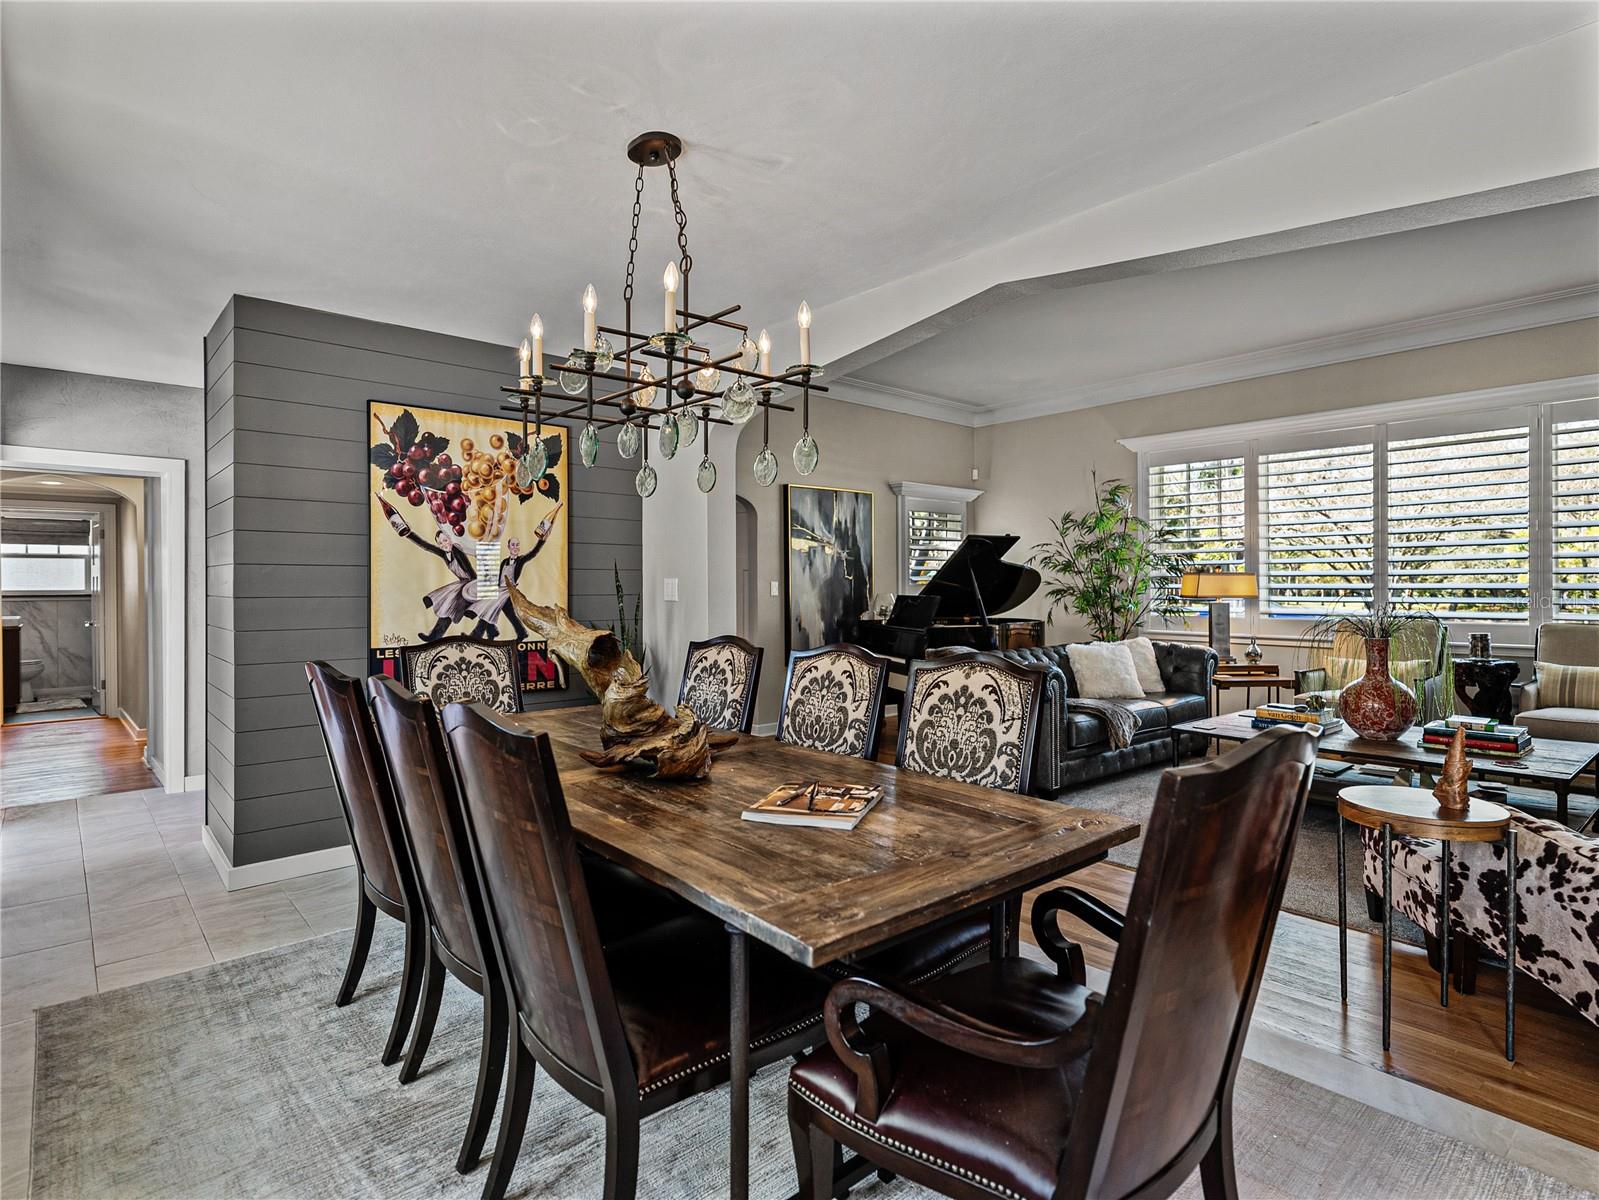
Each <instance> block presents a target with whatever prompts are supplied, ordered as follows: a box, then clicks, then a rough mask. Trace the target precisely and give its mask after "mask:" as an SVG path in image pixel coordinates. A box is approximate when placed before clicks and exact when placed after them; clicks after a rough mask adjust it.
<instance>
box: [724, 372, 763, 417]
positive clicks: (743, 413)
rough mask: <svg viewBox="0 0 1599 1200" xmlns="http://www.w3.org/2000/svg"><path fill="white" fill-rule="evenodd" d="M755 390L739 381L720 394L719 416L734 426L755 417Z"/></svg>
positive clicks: (746, 382)
mask: <svg viewBox="0 0 1599 1200" xmlns="http://www.w3.org/2000/svg"><path fill="white" fill-rule="evenodd" d="M757 407H758V405H757V404H756V403H755V389H754V388H752V387H751V386H750V385H749V383H748V381H746V380H743V379H740V380H738V381H737V382H735V383H734V384H733V385H732V386H731V387H729V388H728V389H727V391H725V392H723V393H722V408H721V415H722V416H723V417H724V418H726V419H727V420H729V421H731V422H733V424H735V425H743V424H745V423H746V422H747V421H749V419H750V418H751V417H753V416H754V415H755V409H756V408H757Z"/></svg>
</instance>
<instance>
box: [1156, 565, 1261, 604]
mask: <svg viewBox="0 0 1599 1200" xmlns="http://www.w3.org/2000/svg"><path fill="white" fill-rule="evenodd" d="M1177 594H1178V595H1179V596H1183V597H1186V598H1189V599H1193V600H1244V599H1250V598H1253V597H1255V596H1258V595H1260V590H1259V588H1258V586H1257V585H1256V583H1255V574H1254V572H1253V571H1184V572H1183V579H1182V583H1181V585H1179V587H1178V590H1177Z"/></svg>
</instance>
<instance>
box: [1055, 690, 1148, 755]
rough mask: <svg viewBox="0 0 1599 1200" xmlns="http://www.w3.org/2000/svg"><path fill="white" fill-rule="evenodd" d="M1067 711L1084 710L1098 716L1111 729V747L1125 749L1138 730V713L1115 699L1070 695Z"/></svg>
mask: <svg viewBox="0 0 1599 1200" xmlns="http://www.w3.org/2000/svg"><path fill="white" fill-rule="evenodd" d="M1066 711H1068V712H1083V713H1088V714H1090V715H1091V716H1095V717H1098V718H1099V719H1100V720H1102V721H1104V722H1105V728H1107V729H1108V730H1110V744H1111V748H1112V749H1115V750H1125V749H1127V747H1128V746H1131V745H1132V744H1133V734H1135V733H1137V732H1138V715H1137V714H1136V713H1134V712H1133V710H1132V709H1130V708H1128V707H1127V706H1126V705H1125V704H1122V703H1120V702H1118V701H1115V700H1088V699H1085V698H1083V697H1082V696H1069V697H1067V699H1066Z"/></svg>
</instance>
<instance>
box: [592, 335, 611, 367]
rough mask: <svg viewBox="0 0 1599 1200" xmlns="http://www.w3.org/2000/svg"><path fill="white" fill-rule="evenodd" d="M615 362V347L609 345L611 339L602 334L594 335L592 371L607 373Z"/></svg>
mask: <svg viewBox="0 0 1599 1200" xmlns="http://www.w3.org/2000/svg"><path fill="white" fill-rule="evenodd" d="M615 361H616V347H615V346H613V345H611V339H610V338H608V337H606V336H605V335H604V334H603V333H597V334H595V335H594V369H595V370H596V371H609V370H610V369H611V364H612V363H614V362H615Z"/></svg>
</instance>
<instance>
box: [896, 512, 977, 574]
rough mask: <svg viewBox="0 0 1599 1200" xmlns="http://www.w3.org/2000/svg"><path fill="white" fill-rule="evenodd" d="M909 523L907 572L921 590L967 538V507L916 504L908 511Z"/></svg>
mask: <svg viewBox="0 0 1599 1200" xmlns="http://www.w3.org/2000/svg"><path fill="white" fill-rule="evenodd" d="M905 521H906V527H905V556H906V561H905V570H906V574H907V577H908V578H909V580H910V583H911V586H912V587H915V588H919V587H921V586H922V585H923V584H924V583H926V582H927V581H928V580H929V579H931V578H932V577H933V576H934V574H936V573H937V571H938V568H939V567H941V566H943V565H944V563H945V562H947V561H948V560H949V556H950V555H951V554H954V553H955V548H956V547H957V546H959V545H960V544H961V538H963V537H965V536H966V506H965V505H964V504H962V505H954V506H950V507H948V508H938V507H931V506H928V505H926V504H923V503H920V502H912V503H910V504H909V505H908V506H907V508H906V511H905Z"/></svg>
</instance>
